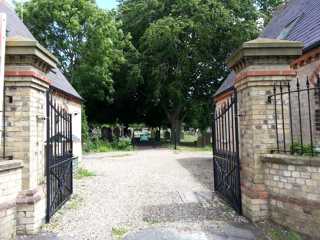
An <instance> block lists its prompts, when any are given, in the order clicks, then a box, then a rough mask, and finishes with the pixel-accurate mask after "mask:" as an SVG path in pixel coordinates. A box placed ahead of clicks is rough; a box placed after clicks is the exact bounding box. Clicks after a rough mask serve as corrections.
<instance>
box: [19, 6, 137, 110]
mask: <svg viewBox="0 0 320 240" xmlns="http://www.w3.org/2000/svg"><path fill="white" fill-rule="evenodd" d="M22 9H23V19H24V22H25V24H26V25H27V26H28V28H29V29H30V31H31V32H32V34H33V35H34V36H35V38H36V39H37V40H38V41H39V42H40V43H41V44H42V45H43V46H44V47H46V48H47V49H49V50H50V51H51V52H52V53H53V54H54V55H55V56H56V57H57V58H58V59H59V61H60V66H59V67H60V68H62V70H63V72H64V74H65V75H66V76H67V78H68V79H69V80H70V81H71V83H72V84H73V85H74V86H75V87H76V89H77V90H78V91H79V92H80V94H81V95H82V97H83V98H84V99H85V100H86V104H88V105H94V103H95V102H97V101H100V102H108V101H111V100H112V97H113V92H114V88H113V86H114V84H113V74H114V73H115V72H116V71H119V69H120V66H121V65H122V64H125V63H126V59H125V54H124V49H125V48H128V46H130V40H129V37H128V36H127V35H125V34H124V33H123V31H122V30H121V23H120V22H119V21H117V20H116V17H115V13H114V12H109V11H106V10H102V9H100V8H98V7H97V6H96V4H95V1H93V0H59V1H55V0H30V1H28V2H25V3H24V4H23V5H22V4H18V6H17V11H18V13H19V14H22ZM131 46H132V45H131ZM87 110H88V111H89V115H90V111H91V109H90V108H87Z"/></svg>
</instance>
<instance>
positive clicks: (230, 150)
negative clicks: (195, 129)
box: [213, 0, 320, 239]
mask: <svg viewBox="0 0 320 240" xmlns="http://www.w3.org/2000/svg"><path fill="white" fill-rule="evenodd" d="M319 11H320V2H319V1H318V0H291V1H288V2H287V3H286V4H284V5H283V6H281V7H280V8H279V9H278V10H277V11H276V12H275V13H274V17H273V18H272V20H271V22H270V23H269V24H268V25H267V26H266V28H265V29H264V31H263V32H262V33H261V35H260V37H259V38H258V39H255V40H252V41H249V42H246V43H244V44H243V45H242V46H241V47H240V49H238V50H237V51H236V52H235V53H234V54H233V55H232V56H231V57H230V58H229V59H228V60H227V63H228V66H229V68H230V70H231V73H230V74H229V76H228V77H227V78H226V79H225V81H224V82H223V84H222V85H221V87H220V88H219V89H218V91H217V92H216V94H215V96H214V102H215V106H216V112H215V118H214V119H215V120H214V131H213V132H214V144H213V145H214V166H215V170H214V172H215V190H216V191H217V192H219V193H221V194H223V196H224V197H225V199H227V200H228V201H229V202H230V204H231V205H232V206H233V207H234V208H235V209H236V210H237V211H238V212H240V213H242V214H243V215H245V216H246V217H248V218H249V219H250V220H252V221H261V220H266V219H270V220H272V221H274V222H276V223H279V224H281V225H284V226H285V227H289V228H291V229H293V230H295V231H298V232H301V233H303V234H305V235H307V236H309V237H308V239H319V238H320V232H319V229H318V228H319V223H320V215H319V213H320V212H319V209H320V158H319V151H318V150H317V149H319V146H320V138H319V120H320V119H319V112H320V111H319V108H320V105H319V90H320V87H319V86H320V85H318V84H317V82H318V76H319V74H320V25H319V22H320V15H319V14H318V13H319ZM297 79H298V80H297ZM307 80H308V81H307ZM307 82H308V84H307ZM297 83H299V84H297ZM310 89H311V90H310ZM296 142H297V143H298V148H299V149H298V151H297V152H296V151H294V150H293V145H295V143H296ZM306 149H308V150H309V152H308V151H306ZM311 151H312V152H311Z"/></svg>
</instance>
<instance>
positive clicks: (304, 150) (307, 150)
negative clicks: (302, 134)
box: [290, 143, 318, 156]
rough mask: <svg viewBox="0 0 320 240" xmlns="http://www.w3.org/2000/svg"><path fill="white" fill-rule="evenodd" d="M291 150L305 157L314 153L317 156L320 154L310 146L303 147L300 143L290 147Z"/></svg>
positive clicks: (304, 145)
mask: <svg viewBox="0 0 320 240" xmlns="http://www.w3.org/2000/svg"><path fill="white" fill-rule="evenodd" d="M290 149H291V151H292V153H293V154H302V155H305V156H312V153H314V154H315V155H316V154H318V152H317V150H316V149H315V148H314V147H312V146H311V145H310V144H303V145H301V144H300V143H293V144H292V145H291V146H290Z"/></svg>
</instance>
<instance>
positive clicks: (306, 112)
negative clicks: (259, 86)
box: [268, 76, 320, 156]
mask: <svg viewBox="0 0 320 240" xmlns="http://www.w3.org/2000/svg"><path fill="white" fill-rule="evenodd" d="M292 85H294V82H293V81H292V82H291V84H290V82H289V81H288V82H286V83H285V84H283V83H280V84H276V83H275V84H274V86H273V94H272V95H269V96H268V103H269V104H273V105H274V120H275V134H276V148H275V149H273V150H272V151H273V152H278V153H290V154H300V155H305V154H310V155H311V156H314V155H316V154H319V152H317V151H316V150H315V144H314V130H313V127H314V126H313V120H312V119H313V114H312V111H313V110H314V109H313V106H312V105H311V103H312V102H313V101H315V98H317V97H320V94H319V93H320V77H319V76H318V79H317V82H316V83H315V84H314V86H312V87H311V82H310V80H309V78H308V77H307V78H306V81H305V87H304V88H302V87H301V86H302V85H301V83H300V81H299V79H297V80H296V82H295V89H292ZM285 88H287V91H284V89H285ZM277 89H279V90H277ZM312 91H314V93H315V96H314V98H311V94H310V93H311V92H312ZM295 94H296V96H294V95H295ZM278 96H279V97H278ZM285 97H286V98H287V99H288V103H287V102H286V99H285ZM314 103H315V102H314ZM319 103H320V100H319ZM285 106H288V108H289V109H288V113H287V112H286V111H284V107H285ZM304 106H306V107H305V108H304ZM278 108H280V110H279V109H278ZM302 110H303V112H302ZM279 111H280V113H279ZM286 118H287V119H288V121H289V122H288V123H287V122H286V121H285V119H286ZM279 123H280V125H279ZM293 123H295V124H297V125H298V126H294V125H293ZM286 125H288V127H289V128H290V129H288V131H289V133H288V132H287V131H285V128H286V127H287V126H286ZM281 128H282V129H281ZM307 128H309V129H307ZM289 145H290V147H289ZM306 147H308V148H309V150H306V149H305V148H306ZM306 151H307V152H306Z"/></svg>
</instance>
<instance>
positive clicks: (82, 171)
mask: <svg viewBox="0 0 320 240" xmlns="http://www.w3.org/2000/svg"><path fill="white" fill-rule="evenodd" d="M94 176H96V174H95V173H94V172H91V171H89V170H87V169H84V168H79V169H78V170H77V173H76V176H75V177H76V179H82V178H86V177H94Z"/></svg>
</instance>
